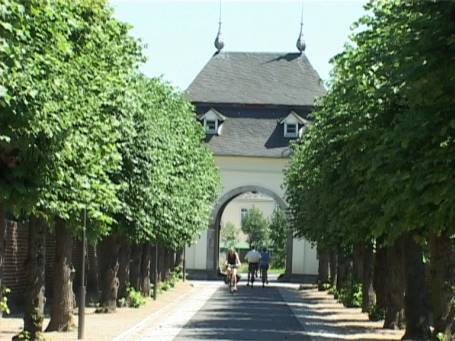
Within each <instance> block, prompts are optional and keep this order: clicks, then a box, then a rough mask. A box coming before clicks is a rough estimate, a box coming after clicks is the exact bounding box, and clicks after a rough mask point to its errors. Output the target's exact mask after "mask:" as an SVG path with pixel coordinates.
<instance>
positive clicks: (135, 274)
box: [130, 243, 142, 291]
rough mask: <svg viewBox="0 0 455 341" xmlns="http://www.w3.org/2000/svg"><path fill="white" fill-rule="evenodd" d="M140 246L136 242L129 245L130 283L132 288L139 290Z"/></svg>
mask: <svg viewBox="0 0 455 341" xmlns="http://www.w3.org/2000/svg"><path fill="white" fill-rule="evenodd" d="M141 261H142V246H141V245H138V244H136V243H134V244H133V246H132V247H131V264H130V285H131V286H132V287H133V288H134V290H137V291H140V290H141Z"/></svg>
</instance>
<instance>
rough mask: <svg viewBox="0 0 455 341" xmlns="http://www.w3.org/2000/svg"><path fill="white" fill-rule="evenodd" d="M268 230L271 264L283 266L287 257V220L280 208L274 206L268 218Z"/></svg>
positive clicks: (278, 266)
mask: <svg viewBox="0 0 455 341" xmlns="http://www.w3.org/2000/svg"><path fill="white" fill-rule="evenodd" d="M268 230H269V240H270V241H269V247H270V251H271V252H272V259H271V263H272V264H271V265H272V266H274V267H277V268H281V267H283V268H284V266H285V263H286V257H287V238H288V230H289V221H288V218H287V216H286V212H284V211H283V210H282V209H280V208H275V210H273V214H272V216H271V218H270V223H269V226H268Z"/></svg>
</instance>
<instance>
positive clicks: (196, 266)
mask: <svg viewBox="0 0 455 341" xmlns="http://www.w3.org/2000/svg"><path fill="white" fill-rule="evenodd" d="M185 265H186V268H187V269H192V270H205V269H206V268H207V231H204V232H202V234H201V237H200V238H199V239H197V240H196V241H195V242H194V243H193V245H191V246H187V247H186V250H185Z"/></svg>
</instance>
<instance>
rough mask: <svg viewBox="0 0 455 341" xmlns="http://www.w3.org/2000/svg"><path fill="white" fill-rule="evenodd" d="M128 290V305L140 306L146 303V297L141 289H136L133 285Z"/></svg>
mask: <svg viewBox="0 0 455 341" xmlns="http://www.w3.org/2000/svg"><path fill="white" fill-rule="evenodd" d="M126 291H127V292H128V297H127V301H128V306H130V307H133V308H139V307H140V306H141V305H144V304H145V302H146V301H145V297H144V296H142V295H141V293H140V292H139V291H136V290H135V289H134V288H133V287H129V288H128V289H127V290H126Z"/></svg>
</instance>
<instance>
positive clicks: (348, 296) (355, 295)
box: [327, 283, 363, 308]
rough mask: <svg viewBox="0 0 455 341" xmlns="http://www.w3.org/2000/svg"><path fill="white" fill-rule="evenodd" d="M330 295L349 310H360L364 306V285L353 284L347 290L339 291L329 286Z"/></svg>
mask: <svg viewBox="0 0 455 341" xmlns="http://www.w3.org/2000/svg"><path fill="white" fill-rule="evenodd" d="M328 288H329V289H328V291H327V292H328V293H329V294H330V295H333V297H334V298H335V299H336V300H338V302H340V303H342V304H343V305H344V306H345V307H348V308H359V307H361V306H362V300H363V295H362V284H360V283H352V284H351V285H350V286H349V287H347V288H341V289H340V290H337V288H336V287H330V286H328Z"/></svg>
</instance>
